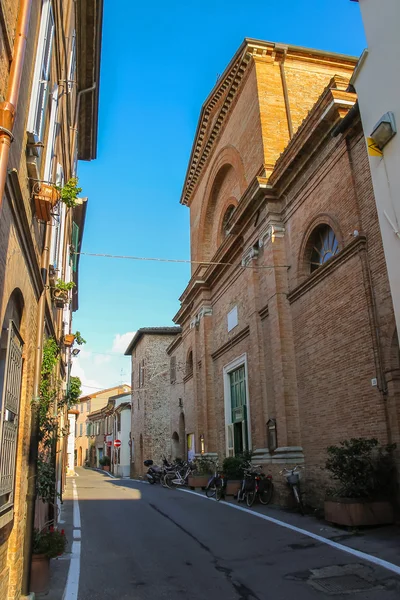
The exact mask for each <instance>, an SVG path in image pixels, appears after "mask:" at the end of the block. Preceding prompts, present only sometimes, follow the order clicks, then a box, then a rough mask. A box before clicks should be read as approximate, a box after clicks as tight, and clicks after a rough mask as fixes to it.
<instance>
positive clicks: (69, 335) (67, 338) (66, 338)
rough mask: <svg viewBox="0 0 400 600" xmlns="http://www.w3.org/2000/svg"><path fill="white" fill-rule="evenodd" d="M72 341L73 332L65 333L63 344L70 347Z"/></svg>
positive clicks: (73, 339)
mask: <svg viewBox="0 0 400 600" xmlns="http://www.w3.org/2000/svg"><path fill="white" fill-rule="evenodd" d="M74 341H75V334H74V333H66V334H65V335H64V346H67V347H68V348H70V347H71V346H72V345H73V343H74Z"/></svg>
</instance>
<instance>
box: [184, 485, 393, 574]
mask: <svg viewBox="0 0 400 600" xmlns="http://www.w3.org/2000/svg"><path fill="white" fill-rule="evenodd" d="M178 491H179V492H185V493H186V494H193V495H194V496H199V497H200V498H205V499H206V500H213V498H207V496H205V495H204V494H199V492H193V491H192V490H183V489H178ZM220 504H223V505H224V506H229V507H230V508H234V509H236V510H241V511H242V512H245V513H248V514H249V515H253V516H254V517H258V518H259V519H263V520H264V521H269V522H270V523H274V525H279V526H280V527H284V528H285V529H290V530H291V531H295V532H296V533H300V534H301V535H305V536H307V537H309V538H312V539H313V540H316V541H317V542H321V543H322V544H326V545H327V546H331V547H332V548H335V549H336V550H341V551H342V552H346V553H347V554H351V555H352V556H356V557H357V558H360V559H362V560H365V561H367V562H370V563H372V564H374V565H377V566H378V567H383V568H384V569H387V570H388V571H392V573H396V575H400V567H399V566H398V565H395V564H393V563H391V562H388V561H387V560H383V559H381V558H378V557H376V556H372V555H371V554H366V553H365V552H360V550H355V549H354V548H350V547H349V546H343V544H338V543H337V542H334V541H333V540H330V539H328V538H324V537H322V536H320V535H318V534H316V533H312V532H311V531H307V529H301V528H300V527H296V526H295V525H290V523H286V522H285V521H279V520H278V519H274V518H273V517H268V516H267V515H264V514H262V513H259V512H255V511H254V510H250V509H249V508H244V506H238V505H237V504H231V503H230V502H224V501H220Z"/></svg>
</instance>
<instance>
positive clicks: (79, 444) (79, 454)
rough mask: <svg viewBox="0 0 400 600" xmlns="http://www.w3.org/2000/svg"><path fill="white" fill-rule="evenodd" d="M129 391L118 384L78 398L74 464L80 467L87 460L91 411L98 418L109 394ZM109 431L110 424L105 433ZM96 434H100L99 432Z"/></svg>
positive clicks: (126, 386)
mask: <svg viewBox="0 0 400 600" xmlns="http://www.w3.org/2000/svg"><path fill="white" fill-rule="evenodd" d="M129 391H130V388H129V386H128V385H123V384H120V385H116V386H114V387H112V388H107V389H106V390H99V391H98V392H94V393H93V394H89V395H87V396H82V398H80V400H79V404H77V405H76V407H75V408H76V409H77V410H78V411H79V414H78V415H77V418H76V427H75V464H76V466H77V467H82V466H84V465H85V461H89V453H90V437H91V436H92V433H91V432H90V433H89V431H90V430H89V423H90V422H93V420H94V417H93V415H92V413H95V415H98V416H99V419H100V417H101V412H100V410H101V409H103V408H104V407H106V406H107V404H108V401H109V398H110V397H111V396H113V395H115V394H124V393H126V392H129ZM89 415H91V419H89ZM101 418H102V417H101ZM111 431H112V428H111V425H110V430H109V432H107V433H110V434H111ZM105 433H106V432H103V433H102V434H101V435H102V436H103V438H102V443H104V435H105ZM98 435H100V433H99V434H98ZM99 444H100V441H99ZM96 448H97V446H96ZM100 458H101V457H100Z"/></svg>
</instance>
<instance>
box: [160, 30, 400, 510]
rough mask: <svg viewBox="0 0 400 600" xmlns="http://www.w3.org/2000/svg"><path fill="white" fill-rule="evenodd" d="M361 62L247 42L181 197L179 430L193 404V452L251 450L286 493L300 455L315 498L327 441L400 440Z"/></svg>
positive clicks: (213, 109)
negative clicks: (358, 82)
mask: <svg viewBox="0 0 400 600" xmlns="http://www.w3.org/2000/svg"><path fill="white" fill-rule="evenodd" d="M356 62H357V61H356V59H354V58H352V57H348V56H342V55H335V54H330V53H326V52H318V51H315V50H307V49H304V48H297V47H291V46H282V45H279V44H273V43H270V42H262V41H255V40H245V42H244V43H243V45H242V46H241V48H240V49H239V51H238V52H237V53H236V55H235V56H234V58H233V59H232V61H231V63H230V64H229V66H228V67H227V69H226V71H225V72H224V74H223V76H222V77H221V78H220V79H219V80H218V82H217V84H216V86H215V88H214V89H213V90H212V92H211V94H210V95H209V97H208V98H207V100H206V102H205V104H204V105H203V108H202V111H201V115H200V121H199V125H198V129H197V133H196V137H195V140H194V144H193V150H192V155H191V158H190V162H189V167H188V170H187V175H186V180H185V184H184V189H183V193H182V200H181V202H182V203H183V204H184V205H186V206H188V207H189V209H190V224H191V257H192V260H193V261H194V262H193V268H192V278H191V280H190V282H189V285H188V286H187V288H186V290H185V291H184V293H183V295H182V296H181V299H180V300H181V308H180V310H179V312H178V314H177V315H176V316H175V318H174V321H175V323H177V324H178V325H180V326H181V328H182V333H181V338H180V340H179V343H178V341H176V343H175V345H174V343H173V344H172V345H171V346H170V348H169V355H170V360H171V361H173V362H174V361H184V364H185V370H184V377H183V381H182V380H181V381H180V382H179V385H180V386H181V387H180V389H179V392H178V397H179V398H182V407H183V410H182V411H179V410H177V409H176V406H175V405H176V400H177V398H176V397H173V395H172V394H171V401H172V403H173V405H174V407H175V409H174V413H173V418H174V422H173V423H172V424H171V430H172V431H176V432H179V428H180V421H181V413H182V412H184V414H185V417H186V415H187V419H186V421H187V422H188V423H189V425H188V426H185V439H186V443H187V444H188V438H187V437H186V436H187V435H188V434H193V436H194V446H195V451H196V452H202V453H205V454H212V455H214V456H215V453H217V454H218V455H219V457H220V458H223V457H224V456H229V455H234V454H237V453H240V452H242V451H243V450H246V449H251V450H253V451H254V452H255V460H256V462H257V463H262V464H264V466H265V469H266V470H268V471H270V472H271V473H272V475H273V477H274V480H275V483H276V488H277V492H278V499H279V495H280V489H281V490H283V487H284V486H283V484H282V487H281V488H280V483H281V479H282V478H281V477H280V476H279V474H278V472H279V470H281V469H282V467H283V466H285V465H290V464H294V463H300V464H301V463H304V464H305V467H306V470H305V485H306V488H305V489H306V494H307V498H306V500H307V502H308V503H310V504H312V505H318V504H319V503H320V502H321V501H322V499H323V494H324V486H325V484H326V480H325V474H324V471H323V470H322V469H321V467H323V466H324V464H325V461H326V458H327V456H326V448H327V446H329V445H331V444H336V443H339V442H340V441H341V440H343V439H346V438H351V437H357V436H360V437H377V438H378V439H379V440H380V441H381V442H382V443H387V442H390V441H393V442H396V441H397V442H398V441H399V389H398V387H397V382H396V381H394V379H393V377H392V373H394V372H395V371H396V369H398V366H399V350H398V341H397V334H396V328H395V319H394V313H393V307H392V301H391V296H390V289H389V282H388V278H387V271H386V267H385V260H384V254H383V247H382V241H381V237H380V233H379V225H378V220H377V215H376V209H375V204H374V196H373V188H372V184H371V177H370V172H369V166H368V156H367V152H366V147H365V141H364V135H363V131H362V128H361V124H360V119H359V115H358V114H357V108H354V107H355V104H356V96H355V94H354V93H352V91H351V88H349V80H350V78H351V76H352V73H353V69H354V66H355V64H356ZM199 263H201V264H200V265H199ZM171 413H172V411H171ZM190 439H191V438H190ZM189 444H190V446H191V442H189ZM188 449H189V448H188V447H187V448H186V451H187V450H188ZM282 493H283V492H282Z"/></svg>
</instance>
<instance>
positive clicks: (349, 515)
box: [324, 498, 394, 527]
mask: <svg viewBox="0 0 400 600" xmlns="http://www.w3.org/2000/svg"><path fill="white" fill-rule="evenodd" d="M324 509H325V520H326V521H328V522H330V523H335V524H337V525H346V526H347V527H365V526H367V525H386V524H388V523H393V520H394V511H393V506H392V504H391V503H390V502H389V501H387V500H379V501H378V500H377V501H367V500H360V499H359V498H330V499H328V500H325V503H324Z"/></svg>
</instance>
